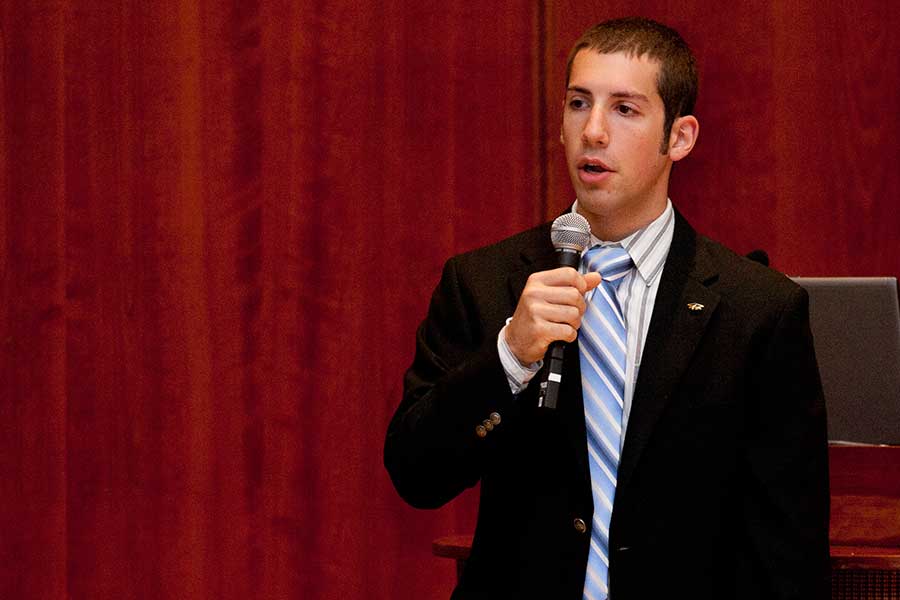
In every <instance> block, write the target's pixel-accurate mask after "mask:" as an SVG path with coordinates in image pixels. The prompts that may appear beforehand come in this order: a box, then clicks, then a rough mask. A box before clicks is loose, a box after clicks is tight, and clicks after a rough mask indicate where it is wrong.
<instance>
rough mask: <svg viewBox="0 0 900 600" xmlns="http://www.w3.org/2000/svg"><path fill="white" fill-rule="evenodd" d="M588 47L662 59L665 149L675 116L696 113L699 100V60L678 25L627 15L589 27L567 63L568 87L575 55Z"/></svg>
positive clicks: (660, 84) (658, 83)
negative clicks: (671, 26)
mask: <svg viewBox="0 0 900 600" xmlns="http://www.w3.org/2000/svg"><path fill="white" fill-rule="evenodd" d="M585 48H588V49H591V50H595V51H597V52H599V53H600V54H613V53H615V52H625V53H626V54H628V55H629V56H644V55H646V56H647V57H648V58H650V59H654V60H657V61H659V63H660V67H659V76H658V77H657V80H656V89H657V91H658V92H659V95H660V97H661V98H662V101H663V106H664V107H665V111H666V120H665V123H664V124H663V143H662V148H663V149H662V151H663V153H665V152H666V151H667V149H668V141H669V134H670V133H671V132H672V124H673V123H674V122H675V119H676V118H678V117H682V116H684V115H689V114H691V113H693V112H694V103H695V102H696V101H697V86H698V84H697V61H696V60H695V59H694V55H693V53H691V49H690V48H689V47H688V45H687V43H686V42H685V41H684V40H683V39H682V38H681V36H680V35H678V32H677V31H675V30H674V29H672V28H670V27H666V26H665V25H663V24H661V23H657V22H656V21H652V20H650V19H644V18H641V17H626V18H624V19H613V20H611V21H604V22H603V23H599V24H597V25H594V26H593V27H591V28H590V29H588V30H587V31H585V32H584V33H583V34H582V35H581V37H580V38H578V41H576V42H575V45H574V46H573V47H572V51H571V52H570V53H569V60H568V62H567V63H566V87H568V86H569V77H570V76H571V75H572V62H573V61H574V60H575V55H577V54H578V53H579V52H580V51H581V50H584V49H585Z"/></svg>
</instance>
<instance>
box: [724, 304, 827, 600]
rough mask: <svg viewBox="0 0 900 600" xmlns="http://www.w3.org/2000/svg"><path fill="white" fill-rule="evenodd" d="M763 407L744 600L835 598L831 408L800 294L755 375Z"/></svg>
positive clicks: (751, 431)
mask: <svg viewBox="0 0 900 600" xmlns="http://www.w3.org/2000/svg"><path fill="white" fill-rule="evenodd" d="M755 379H756V386H757V396H756V397H757V402H756V403H755V408H751V409H750V414H748V415H747V416H748V419H749V420H750V423H751V426H750V427H748V428H747V431H748V435H747V439H746V440H745V444H744V461H745V467H746V468H747V469H748V470H749V473H750V477H748V478H747V480H746V481H747V482H746V484H745V485H747V489H745V490H744V493H743V500H742V504H743V511H744V523H745V526H746V529H745V532H746V536H747V542H746V544H743V547H744V551H745V552H744V554H743V555H742V556H741V557H740V558H741V560H740V563H739V569H740V571H741V572H740V573H739V577H738V582H739V589H738V590H737V593H736V597H738V598H780V599H788V598H791V599H795V598H796V599H801V598H803V599H806V598H809V599H817V598H826V597H828V594H829V591H828V589H829V587H828V586H829V582H828V577H829V547H828V520H829V501H830V497H829V489H828V443H827V430H826V422H825V404H824V399H823V395H822V386H821V382H820V379H819V371H818V367H817V365H816V357H815V351H814V348H813V340H812V334H811V332H810V328H809V299H808V296H807V293H806V291H805V290H803V289H802V288H799V287H798V288H796V289H795V290H794V293H793V295H792V297H791V298H790V300H789V302H788V304H787V306H786V307H785V309H784V310H783V312H782V313H781V315H780V317H779V318H778V321H777V325H776V326H775V328H774V331H773V334H772V336H771V339H770V340H769V342H768V343H767V344H766V345H765V350H764V352H763V356H762V359H761V366H760V369H759V370H758V371H757V372H756V377H755Z"/></svg>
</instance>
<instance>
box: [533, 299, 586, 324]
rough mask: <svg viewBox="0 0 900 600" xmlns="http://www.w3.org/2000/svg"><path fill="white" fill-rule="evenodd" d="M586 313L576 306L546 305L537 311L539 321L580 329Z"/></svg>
mask: <svg viewBox="0 0 900 600" xmlns="http://www.w3.org/2000/svg"><path fill="white" fill-rule="evenodd" d="M582 314H584V311H583V310H581V309H580V308H578V307H576V306H569V305H563V304H545V305H543V306H541V307H540V308H539V309H538V310H537V311H536V316H537V317H538V319H541V320H543V321H546V322H548V323H552V324H556V325H559V324H563V325H569V326H571V327H574V328H575V329H578V325H579V324H580V323H581V315H582Z"/></svg>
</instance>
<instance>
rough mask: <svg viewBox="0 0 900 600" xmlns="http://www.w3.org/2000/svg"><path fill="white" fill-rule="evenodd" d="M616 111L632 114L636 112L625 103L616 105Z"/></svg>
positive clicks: (621, 113) (622, 113)
mask: <svg viewBox="0 0 900 600" xmlns="http://www.w3.org/2000/svg"><path fill="white" fill-rule="evenodd" d="M616 111H618V113H619V114H620V115H633V114H634V113H635V112H636V111H635V110H634V108H632V107H630V106H628V105H627V104H619V105H618V106H616Z"/></svg>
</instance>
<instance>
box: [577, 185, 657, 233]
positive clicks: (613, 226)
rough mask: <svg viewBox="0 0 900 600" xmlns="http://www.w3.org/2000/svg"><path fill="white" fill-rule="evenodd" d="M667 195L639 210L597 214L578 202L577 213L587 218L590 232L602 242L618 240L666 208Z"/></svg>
mask: <svg viewBox="0 0 900 600" xmlns="http://www.w3.org/2000/svg"><path fill="white" fill-rule="evenodd" d="M667 199H668V197H667V196H665V195H664V196H663V197H662V199H661V200H660V201H654V202H653V204H651V205H649V206H644V207H643V208H642V209H641V210H640V211H628V212H626V211H619V212H615V213H607V214H597V213H592V212H590V211H587V210H585V208H584V206H583V205H582V203H581V202H579V203H578V208H577V210H578V213H579V214H580V215H581V216H583V217H584V218H585V219H587V220H588V223H590V225H591V233H592V234H594V236H596V237H597V238H599V239H600V240H602V241H604V242H619V241H621V240H623V239H625V238H626V237H628V236H629V235H631V234H632V233H634V232H635V231H637V230H639V229H642V228H644V227H646V226H647V225H649V224H650V223H652V222H653V221H655V220H656V219H657V218H659V216H660V215H661V214H663V211H665V210H666V204H667Z"/></svg>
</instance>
